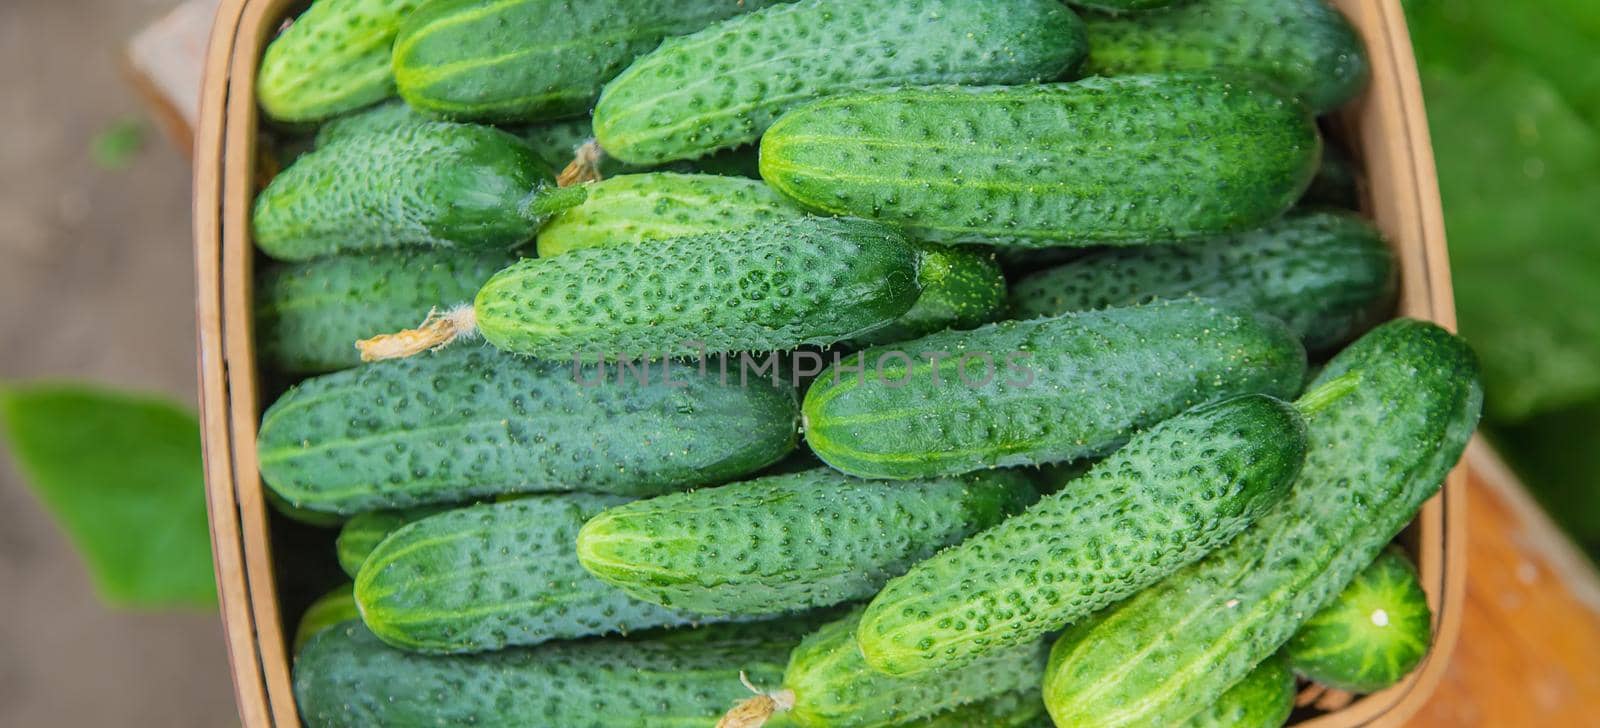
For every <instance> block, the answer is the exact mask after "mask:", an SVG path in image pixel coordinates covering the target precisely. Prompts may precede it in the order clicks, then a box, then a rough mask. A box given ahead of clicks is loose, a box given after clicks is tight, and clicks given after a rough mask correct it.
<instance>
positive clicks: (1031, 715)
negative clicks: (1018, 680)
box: [898, 690, 1052, 728]
mask: <svg viewBox="0 0 1600 728" xmlns="http://www.w3.org/2000/svg"><path fill="white" fill-rule="evenodd" d="M898 725H899V726H901V727H903V728H1052V726H1051V725H1050V717H1049V714H1047V713H1045V710H1044V701H1042V700H1040V698H1039V691H1038V690H1018V691H1016V692H1010V693H1006V694H1005V695H999V696H996V697H993V698H990V699H988V700H984V701H982V702H978V703H968V704H967V705H963V706H961V707H959V708H956V709H955V710H950V711H947V712H944V713H940V714H938V715H935V716H932V717H930V718H923V719H921V720H914V721H911V722H910V723H900V724H898Z"/></svg>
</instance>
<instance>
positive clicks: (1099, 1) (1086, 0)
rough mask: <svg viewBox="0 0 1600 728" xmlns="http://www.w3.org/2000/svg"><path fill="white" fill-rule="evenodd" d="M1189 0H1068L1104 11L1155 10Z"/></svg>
mask: <svg viewBox="0 0 1600 728" xmlns="http://www.w3.org/2000/svg"><path fill="white" fill-rule="evenodd" d="M1187 1H1188V0H1067V4H1068V5H1074V6H1077V7H1080V8H1083V9H1085V10H1098V11H1100V12H1104V13H1126V12H1132V11H1144V10H1155V9H1157V8H1164V7H1166V6H1168V5H1172V4H1173V3H1176V2H1187Z"/></svg>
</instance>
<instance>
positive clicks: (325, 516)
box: [266, 489, 345, 528]
mask: <svg viewBox="0 0 1600 728" xmlns="http://www.w3.org/2000/svg"><path fill="white" fill-rule="evenodd" d="M266 495H267V497H266V501H267V506H268V507H270V508H271V509H272V511H273V512H274V513H277V514H278V515H280V516H283V517H284V518H287V519H289V520H291V521H294V522H295V523H300V524H304V525H307V526H311V527H313V528H339V527H341V526H343V525H344V523H345V517H344V516H342V515H340V514H338V513H327V512H324V511H313V510H310V509H307V508H299V507H296V506H294V505H291V504H290V503H289V502H288V501H286V500H284V499H283V498H282V497H280V496H279V495H278V494H277V493H274V492H272V490H271V489H268V490H267V491H266Z"/></svg>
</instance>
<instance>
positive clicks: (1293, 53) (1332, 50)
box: [1084, 0, 1368, 114]
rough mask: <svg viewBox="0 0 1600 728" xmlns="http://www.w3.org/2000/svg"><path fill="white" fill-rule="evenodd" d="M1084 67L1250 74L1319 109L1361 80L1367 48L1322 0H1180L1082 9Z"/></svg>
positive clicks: (1116, 72)
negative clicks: (1139, 9) (1116, 11)
mask: <svg viewBox="0 0 1600 728" xmlns="http://www.w3.org/2000/svg"><path fill="white" fill-rule="evenodd" d="M1084 22H1085V23H1086V24H1087V25H1088V27H1089V46H1090V47H1089V60H1088V62H1087V63H1086V64H1085V69H1084V70H1085V73H1089V74H1094V75H1101V76H1120V75H1126V74H1133V73H1158V72H1165V71H1222V72H1232V73H1248V74H1255V75H1260V76H1262V77H1265V78H1267V79H1270V80H1271V81H1272V82H1274V83H1276V84H1278V85H1279V86H1281V87H1282V88H1283V89H1284V90H1286V91H1288V92H1289V93H1291V94H1294V95H1295V96H1297V97H1298V98H1300V99H1301V100H1303V101H1305V102H1306V104H1307V105H1308V106H1310V107H1311V109H1312V110H1313V111H1316V112H1317V113H1319V114H1320V113H1322V112H1325V111H1329V110H1332V109H1334V108H1337V107H1338V106H1340V105H1342V104H1343V103H1344V102H1346V101H1349V100H1350V99H1352V98H1354V97H1355V95H1356V94H1358V93H1360V92H1361V89H1362V88H1363V87H1364V86H1365V85H1366V82H1367V75H1368V67H1367V65H1368V64H1367V52H1366V48H1365V47H1364V46H1362V44H1361V38H1360V37H1359V36H1357V35H1356V31H1355V28H1353V27H1351V25H1350V21H1348V20H1346V19H1345V17H1344V16H1343V15H1341V14H1340V13H1339V11H1338V10H1336V9H1334V8H1333V6H1332V5H1330V4H1329V3H1327V2H1326V1H1325V0H1185V1H1184V2H1179V3H1174V4H1173V6H1172V7H1170V8H1167V9H1164V10H1159V11H1155V12H1148V13H1129V14H1125V15H1095V14H1092V13H1091V14H1086V15H1085V16H1084Z"/></svg>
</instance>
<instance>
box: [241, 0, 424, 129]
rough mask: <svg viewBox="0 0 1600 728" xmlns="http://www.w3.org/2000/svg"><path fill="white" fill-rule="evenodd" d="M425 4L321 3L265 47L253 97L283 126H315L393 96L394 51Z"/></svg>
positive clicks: (403, 0) (411, 0) (380, 0)
mask: <svg viewBox="0 0 1600 728" xmlns="http://www.w3.org/2000/svg"><path fill="white" fill-rule="evenodd" d="M421 4H422V0H316V2H313V3H312V4H311V7H310V9H308V10H306V11H305V12H304V13H301V14H300V16H299V17H297V18H295V19H294V22H293V23H291V24H290V25H289V28H288V29H287V30H285V31H283V34H282V35H279V36H278V37H277V38H274V39H273V40H272V42H271V43H269V44H268V45H267V51H266V53H265V54H263V55H262V57H261V71H260V73H259V74H258V75H257V77H256V97H257V99H258V100H259V101H260V103H261V108H262V109H264V110H266V112H267V115H268V116H271V117H272V118H274V119H278V120H281V121H290V122H299V121H317V120H319V119H326V118H328V117H331V116H336V115H338V114H340V113H343V112H346V111H350V110H352V109H359V108H361V107H363V106H366V105H368V104H372V103H375V102H378V101H381V100H383V99H385V98H388V97H390V96H393V95H394V76H393V74H391V73H390V72H389V48H390V46H392V45H393V44H394V38H395V34H396V33H398V32H399V31H400V23H401V21H402V20H404V19H405V17H406V16H407V15H409V14H410V13H411V11H412V10H413V9H415V8H416V7H417V6H418V5H421Z"/></svg>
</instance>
